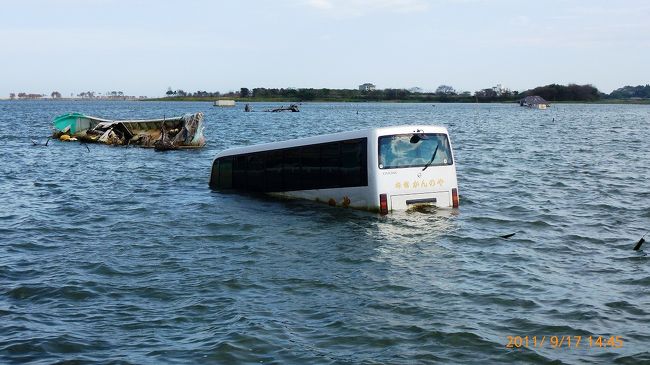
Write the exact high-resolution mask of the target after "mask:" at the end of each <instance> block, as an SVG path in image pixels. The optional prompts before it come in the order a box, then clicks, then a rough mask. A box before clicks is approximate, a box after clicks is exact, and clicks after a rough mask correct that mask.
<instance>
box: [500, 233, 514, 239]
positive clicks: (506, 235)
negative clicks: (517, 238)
mask: <svg viewBox="0 0 650 365" xmlns="http://www.w3.org/2000/svg"><path fill="white" fill-rule="evenodd" d="M515 234H516V233H510V234H504V235H503V236H499V237H501V238H506V239H508V238H510V237H512V236H514V235H515Z"/></svg>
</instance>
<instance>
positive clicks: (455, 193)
mask: <svg viewBox="0 0 650 365" xmlns="http://www.w3.org/2000/svg"><path fill="white" fill-rule="evenodd" d="M451 204H452V206H453V207H454V208H458V189H456V188H452V189H451Z"/></svg>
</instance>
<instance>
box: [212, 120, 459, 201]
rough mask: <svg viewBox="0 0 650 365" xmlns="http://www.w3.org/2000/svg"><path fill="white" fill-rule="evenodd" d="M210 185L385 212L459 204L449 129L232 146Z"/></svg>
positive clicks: (358, 133)
mask: <svg viewBox="0 0 650 365" xmlns="http://www.w3.org/2000/svg"><path fill="white" fill-rule="evenodd" d="M210 187H211V188H212V189H215V190H218V191H231V190H234V191H249V192H261V193H268V194H270V195H275V196H282V197H289V198H302V199H310V200H315V201H321V202H325V203H328V204H330V205H336V206H343V207H352V208H358V209H365V210H370V211H377V212H380V213H381V214H387V213H388V212H389V211H392V210H405V209H408V208H409V207H412V206H416V205H423V204H426V205H434V206H436V207H440V208H448V207H454V208H457V207H458V202H459V198H458V183H457V180H456V165H455V161H454V156H453V150H452V147H451V142H450V140H449V134H448V132H447V129H446V128H444V127H439V126H429V125H421V126H398V127H386V128H374V129H366V130H359V131H352V132H343V133H335V134H328V135H321V136H314V137H308V138H301V139H294V140H290V141H283V142H273V143H265V144H259V145H254V146H247V147H238V148H232V149H229V150H226V151H222V152H220V153H219V154H217V156H216V157H215V158H214V161H213V163H212V172H211V174H210Z"/></svg>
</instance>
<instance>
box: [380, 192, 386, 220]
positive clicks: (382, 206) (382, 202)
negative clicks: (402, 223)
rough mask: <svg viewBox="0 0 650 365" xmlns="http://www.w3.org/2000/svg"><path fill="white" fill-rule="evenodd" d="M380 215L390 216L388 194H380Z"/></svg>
mask: <svg viewBox="0 0 650 365" xmlns="http://www.w3.org/2000/svg"><path fill="white" fill-rule="evenodd" d="M379 214H381V215H386V214H388V197H387V196H386V194H379Z"/></svg>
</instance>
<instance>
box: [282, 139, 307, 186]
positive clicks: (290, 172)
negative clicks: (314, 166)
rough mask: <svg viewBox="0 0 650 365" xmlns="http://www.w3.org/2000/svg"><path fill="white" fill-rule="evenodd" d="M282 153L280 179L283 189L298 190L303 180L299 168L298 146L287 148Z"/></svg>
mask: <svg viewBox="0 0 650 365" xmlns="http://www.w3.org/2000/svg"><path fill="white" fill-rule="evenodd" d="M283 153H284V158H283V162H284V165H283V168H282V181H283V187H284V190H285V191H291V190H300V189H301V188H302V181H303V177H302V169H301V168H300V148H287V149H285V150H284V151H283Z"/></svg>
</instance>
